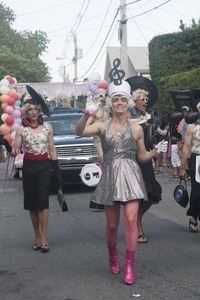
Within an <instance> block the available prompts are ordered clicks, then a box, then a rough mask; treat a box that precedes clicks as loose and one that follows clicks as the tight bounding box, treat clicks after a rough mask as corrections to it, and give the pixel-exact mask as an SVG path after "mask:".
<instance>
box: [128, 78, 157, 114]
mask: <svg viewBox="0 0 200 300" xmlns="http://www.w3.org/2000/svg"><path fill="white" fill-rule="evenodd" d="M126 81H127V82H128V83H129V84H130V86H131V92H134V91H135V90H137V89H144V90H145V91H147V92H148V93H149V95H148V98H149V101H148V105H147V107H148V108H150V107H152V106H153V105H154V103H155V102H156V100H157V99H158V91H157V88H156V85H155V84H154V83H153V81H151V80H150V79H148V78H146V77H143V76H132V77H129V78H127V79H126Z"/></svg>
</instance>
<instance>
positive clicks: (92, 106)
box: [83, 96, 101, 116]
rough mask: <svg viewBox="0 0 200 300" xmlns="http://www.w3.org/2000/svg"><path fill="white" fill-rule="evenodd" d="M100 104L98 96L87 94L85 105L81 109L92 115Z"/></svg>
mask: <svg viewBox="0 0 200 300" xmlns="http://www.w3.org/2000/svg"><path fill="white" fill-rule="evenodd" d="M100 106H101V101H100V99H99V97H92V96H89V97H88V98H87V101H86V107H85V109H84V110H83V112H84V113H85V114H88V115H90V116H94V115H95V113H96V112H97V110H98V109H99V107H100Z"/></svg>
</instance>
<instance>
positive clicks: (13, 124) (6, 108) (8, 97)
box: [0, 75, 22, 144]
mask: <svg viewBox="0 0 200 300" xmlns="http://www.w3.org/2000/svg"><path fill="white" fill-rule="evenodd" d="M16 83H17V80H16V79H15V78H14V77H11V76H9V75H7V76H5V77H4V78H3V79H2V80H1V81H0V103H1V108H2V115H1V120H2V122H3V124H2V125H1V126H0V132H1V133H2V134H3V135H4V138H5V139H6V140H7V141H8V142H9V143H10V144H11V143H12V142H13V140H14V138H15V133H16V130H17V128H18V127H19V126H20V125H21V114H22V113H21V108H20V106H21V101H20V98H21V94H20V93H18V92H17V91H16V90H15V88H14V86H15V84H16Z"/></svg>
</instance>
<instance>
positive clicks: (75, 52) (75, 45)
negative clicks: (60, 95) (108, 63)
mask: <svg viewBox="0 0 200 300" xmlns="http://www.w3.org/2000/svg"><path fill="white" fill-rule="evenodd" d="M73 41H74V58H73V62H74V80H73V81H74V84H76V81H77V77H78V76H77V61H78V57H77V56H78V55H77V53H78V48H77V35H76V34H75V33H74V39H73ZM76 97H77V96H76V93H75V95H74V107H77V99H76Z"/></svg>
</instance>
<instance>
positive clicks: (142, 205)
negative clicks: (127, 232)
mask: <svg viewBox="0 0 200 300" xmlns="http://www.w3.org/2000/svg"><path fill="white" fill-rule="evenodd" d="M151 205H152V203H151V202H145V203H142V202H140V205H139V209H138V219H137V228H138V242H140V243H147V242H148V240H147V238H146V237H145V235H144V230H143V227H142V217H143V215H144V214H145V212H146V211H147V210H149V208H150V207H151Z"/></svg>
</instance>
